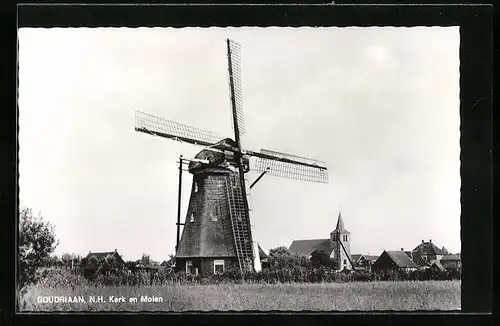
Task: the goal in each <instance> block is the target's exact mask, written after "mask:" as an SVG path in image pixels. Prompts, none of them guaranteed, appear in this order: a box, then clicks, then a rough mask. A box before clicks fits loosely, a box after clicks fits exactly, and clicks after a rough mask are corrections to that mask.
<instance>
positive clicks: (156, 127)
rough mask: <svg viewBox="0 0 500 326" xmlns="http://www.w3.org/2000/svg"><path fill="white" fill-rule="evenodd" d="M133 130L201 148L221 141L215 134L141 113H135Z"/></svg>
mask: <svg viewBox="0 0 500 326" xmlns="http://www.w3.org/2000/svg"><path fill="white" fill-rule="evenodd" d="M135 130H136V131H139V132H143V133H146V134H151V135H154V136H160V137H164V138H170V139H173V140H177V141H183V142H187V143H191V144H195V145H202V146H211V145H213V144H215V143H217V142H218V141H220V140H221V139H222V137H221V136H220V135H219V134H218V133H216V132H213V131H209V130H203V129H200V128H195V127H192V126H188V125H184V124H182V123H178V122H175V121H170V120H166V119H163V118H160V117H157V116H154V115H151V114H148V113H144V112H141V111H136V112H135Z"/></svg>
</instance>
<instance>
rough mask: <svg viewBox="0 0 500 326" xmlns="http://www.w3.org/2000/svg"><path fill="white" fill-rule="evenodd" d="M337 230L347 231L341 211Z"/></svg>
mask: <svg viewBox="0 0 500 326" xmlns="http://www.w3.org/2000/svg"><path fill="white" fill-rule="evenodd" d="M335 230H336V231H339V232H340V231H345V228H344V220H342V214H341V213H340V212H339V218H338V220H337V228H336V229H335Z"/></svg>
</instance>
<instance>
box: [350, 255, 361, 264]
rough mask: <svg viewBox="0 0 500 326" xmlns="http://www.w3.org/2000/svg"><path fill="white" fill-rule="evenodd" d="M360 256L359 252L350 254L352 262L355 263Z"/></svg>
mask: <svg viewBox="0 0 500 326" xmlns="http://www.w3.org/2000/svg"><path fill="white" fill-rule="evenodd" d="M361 256H363V255H360V254H354V255H351V260H352V262H353V263H357V262H358V260H359V259H360V258H361Z"/></svg>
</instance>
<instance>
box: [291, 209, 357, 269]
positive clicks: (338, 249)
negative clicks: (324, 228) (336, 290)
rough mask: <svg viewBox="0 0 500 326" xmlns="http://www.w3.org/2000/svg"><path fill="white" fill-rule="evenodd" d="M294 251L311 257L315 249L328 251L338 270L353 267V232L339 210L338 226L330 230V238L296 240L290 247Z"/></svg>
mask: <svg viewBox="0 0 500 326" xmlns="http://www.w3.org/2000/svg"><path fill="white" fill-rule="evenodd" d="M289 250H290V251H291V252H292V253H295V254H300V255H304V256H307V257H310V256H311V254H312V253H313V252H314V251H315V250H320V251H323V252H325V253H327V254H328V255H329V256H330V258H331V259H333V260H334V261H335V266H336V268H337V269H338V270H343V269H351V268H352V266H351V234H350V232H349V231H347V230H346V229H345V227H344V220H343V219H342V214H341V213H340V212H339V215H338V218H337V227H336V228H335V230H333V231H332V232H330V238H329V239H310V240H294V241H293V242H292V244H291V245H290V247H289Z"/></svg>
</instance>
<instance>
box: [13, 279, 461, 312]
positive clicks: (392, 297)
mask: <svg viewBox="0 0 500 326" xmlns="http://www.w3.org/2000/svg"><path fill="white" fill-rule="evenodd" d="M460 284H461V282H460V280H452V281H375V282H347V283H291V284H285V283H281V284H262V283H260V284H251V283H244V284H231V283H228V284H214V285H201V284H194V285H179V284H164V285H161V286H160V285H158V286H115V287H96V286H92V285H82V286H76V287H75V286H55V287H54V286H47V285H40V284H38V285H34V286H32V287H30V288H29V289H28V290H27V292H26V293H25V294H24V296H23V298H22V301H24V303H23V304H22V305H21V306H22V309H21V311H23V312H24V311H213V310H222V311H227V310H236V311H238V310H260V311H270V310H288V311H300V310H310V311H325V310H326V311H332V310H336V311H347V310H362V311H366V310H368V311H373V310H403V311H404V310H460V297H461V292H460ZM49 296H65V297H75V296H83V298H84V299H85V302H80V303H39V302H38V301H39V300H40V299H39V298H42V297H49ZM90 296H103V297H104V300H105V301H106V302H103V303H90V302H89V297H90ZM109 296H115V297H121V296H123V297H124V298H125V302H119V303H113V302H109ZM141 296H149V297H153V296H154V297H158V298H162V300H163V302H140V297H141ZM132 297H137V298H138V299H139V300H138V302H129V298H132Z"/></svg>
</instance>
